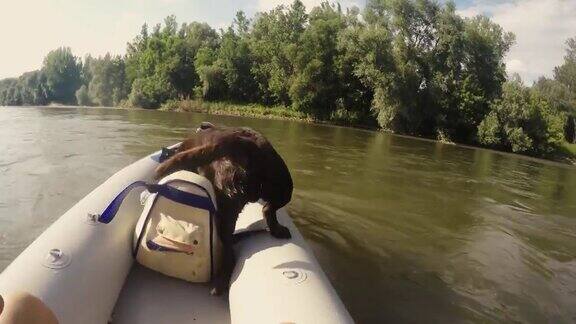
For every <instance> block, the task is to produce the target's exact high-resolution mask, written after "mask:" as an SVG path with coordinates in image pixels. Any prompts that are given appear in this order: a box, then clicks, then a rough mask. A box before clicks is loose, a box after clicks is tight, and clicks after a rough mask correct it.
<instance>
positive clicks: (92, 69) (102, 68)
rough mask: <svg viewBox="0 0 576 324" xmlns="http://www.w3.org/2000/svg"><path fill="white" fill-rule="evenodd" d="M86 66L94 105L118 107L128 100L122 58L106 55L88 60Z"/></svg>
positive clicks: (89, 91) (91, 99) (90, 94)
mask: <svg viewBox="0 0 576 324" xmlns="http://www.w3.org/2000/svg"><path fill="white" fill-rule="evenodd" d="M84 66H85V67H87V68H86V71H87V73H86V74H87V75H88V76H89V80H87V81H88V94H89V99H90V101H91V102H92V103H94V104H95V105H98V106H117V105H118V104H119V103H120V101H121V100H123V99H124V98H126V96H127V95H128V85H127V83H126V68H125V64H124V60H123V59H122V57H120V56H115V57H112V56H111V55H110V54H106V55H105V56H104V57H102V58H97V59H90V60H87V61H86V62H85V63H84ZM78 103H79V104H80V102H78Z"/></svg>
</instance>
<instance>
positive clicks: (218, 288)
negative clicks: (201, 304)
mask: <svg viewBox="0 0 576 324" xmlns="http://www.w3.org/2000/svg"><path fill="white" fill-rule="evenodd" d="M227 290H228V281H226V280H224V278H222V277H221V276H219V277H217V278H216V280H214V282H213V283H212V289H210V295H212V296H221V295H223V294H224V293H226V291H227Z"/></svg>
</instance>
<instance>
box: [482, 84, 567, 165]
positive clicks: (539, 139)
mask: <svg viewBox="0 0 576 324" xmlns="http://www.w3.org/2000/svg"><path fill="white" fill-rule="evenodd" d="M562 126H563V120H562V116H560V115H558V114H557V113H556V111H555V110H554V108H553V107H551V105H550V104H549V103H548V102H547V101H546V99H545V98H544V97H542V96H541V95H540V94H539V93H538V91H534V90H533V89H530V88H527V87H525V86H524V85H523V84H522V82H521V81H520V79H519V77H516V78H515V79H514V80H512V81H509V82H507V83H505V84H504V86H503V94H502V98H501V99H497V100H495V101H494V102H493V103H492V105H491V111H490V113H489V114H488V115H487V116H486V118H485V119H484V120H483V121H482V122H481V123H480V125H479V127H478V136H479V140H480V143H482V144H484V145H488V146H491V147H495V148H500V149H505V150H511V151H512V152H516V153H527V154H532V155H547V154H551V153H553V152H555V151H556V150H557V149H558V147H559V145H560V144H561V142H562V131H563V130H562Z"/></svg>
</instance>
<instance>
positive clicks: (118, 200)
mask: <svg viewBox="0 0 576 324" xmlns="http://www.w3.org/2000/svg"><path fill="white" fill-rule="evenodd" d="M189 183H190V184H193V185H196V184H195V183H192V182H189ZM196 186H197V185H196ZM137 187H146V189H148V191H150V192H151V193H157V194H158V195H160V196H162V197H165V198H167V199H170V200H172V201H175V202H177V203H180V204H184V205H188V206H192V207H196V208H200V209H205V210H208V211H210V213H214V212H215V211H216V208H215V207H214V204H213V203H212V199H210V197H204V196H199V195H195V194H193V193H189V192H186V191H182V190H179V189H176V188H174V187H172V186H169V185H167V184H148V183H146V182H144V181H136V182H134V183H131V184H130V185H129V186H128V187H126V188H124V190H122V191H121V192H120V193H119V194H118V195H117V196H116V197H115V198H114V199H113V200H112V202H111V203H110V204H109V205H108V207H106V209H104V211H103V212H102V214H100V217H98V221H99V222H100V223H104V224H108V223H110V222H111V221H112V220H113V219H114V216H116V213H117V212H118V210H119V209H120V206H122V202H123V201H124V198H126V196H128V194H129V193H130V191H132V189H134V188H137ZM199 187H200V186H199ZM200 188H202V187H200ZM202 189H204V188H202Z"/></svg>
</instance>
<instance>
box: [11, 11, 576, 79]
mask: <svg viewBox="0 0 576 324" xmlns="http://www.w3.org/2000/svg"><path fill="white" fill-rule="evenodd" d="M291 2H292V1H291V0H268V1H266V0H227V1H226V0H0V41H1V42H2V45H3V46H2V47H0V78H5V77H15V76H18V75H20V74H22V73H23V72H26V71H31V70H35V69H38V68H40V67H41V65H42V59H43V57H44V56H45V55H46V54H47V53H48V52H49V51H50V50H52V49H55V48H57V47H60V46H69V47H71V48H72V51H73V52H74V53H75V54H76V55H78V56H81V57H83V56H85V55H86V54H88V53H90V54H92V55H93V56H98V55H104V54H105V53H106V52H111V53H113V54H124V52H125V49H126V42H128V41H130V40H132V39H133V38H134V36H136V35H137V34H138V32H139V31H140V27H141V26H142V24H143V23H148V24H149V25H153V24H156V23H158V22H161V21H162V20H163V18H164V17H166V16H168V15H170V14H174V15H176V17H177V18H178V21H179V22H189V21H202V22H207V23H209V24H210V25H211V26H212V27H215V28H221V27H225V26H228V25H229V24H230V22H232V19H233V17H234V14H235V13H236V11H238V10H243V11H245V12H246V13H247V15H248V16H249V17H252V16H253V15H254V13H256V12H258V11H263V10H269V9H271V8H273V7H275V6H276V5H279V4H283V3H286V4H289V3H291ZM320 2H322V0H303V3H304V4H305V5H306V7H307V8H311V7H313V6H315V5H318V4H319V3H320ZM365 2H366V0H341V1H340V3H341V4H342V6H343V7H350V6H357V7H359V8H363V6H364V4H365ZM455 2H456V7H457V9H458V12H459V13H460V14H461V15H463V16H474V15H477V14H485V15H488V16H489V17H491V18H492V19H493V20H494V21H495V22H496V23H498V24H500V25H501V26H502V27H503V28H504V29H505V30H506V31H511V32H513V33H514V34H516V44H515V45H514V46H513V47H512V49H511V51H510V53H509V54H508V56H507V57H506V63H507V69H508V72H509V73H518V74H520V76H521V77H522V79H523V80H524V81H525V82H526V83H527V84H531V83H532V81H535V80H536V79H537V78H538V77H539V76H541V75H545V76H548V77H550V76H552V70H553V68H554V66H557V65H559V64H561V62H562V60H563V56H564V42H565V41H566V39H567V38H569V37H574V36H576V0H456V1H455Z"/></svg>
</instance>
